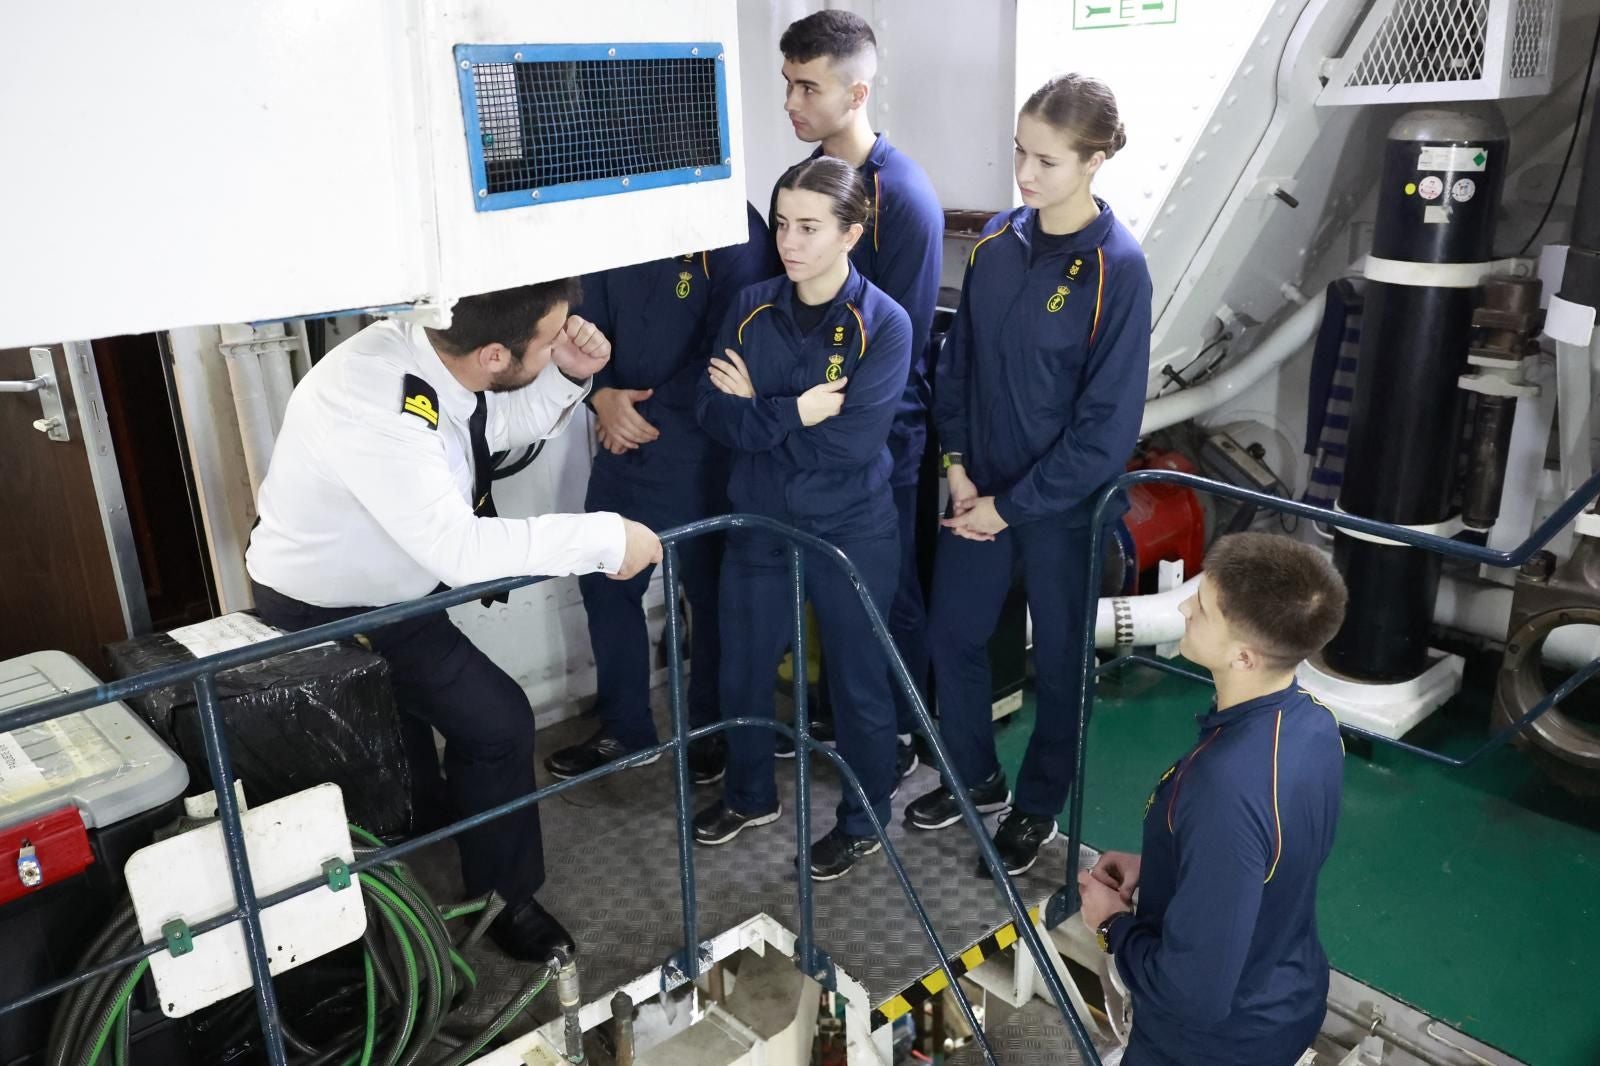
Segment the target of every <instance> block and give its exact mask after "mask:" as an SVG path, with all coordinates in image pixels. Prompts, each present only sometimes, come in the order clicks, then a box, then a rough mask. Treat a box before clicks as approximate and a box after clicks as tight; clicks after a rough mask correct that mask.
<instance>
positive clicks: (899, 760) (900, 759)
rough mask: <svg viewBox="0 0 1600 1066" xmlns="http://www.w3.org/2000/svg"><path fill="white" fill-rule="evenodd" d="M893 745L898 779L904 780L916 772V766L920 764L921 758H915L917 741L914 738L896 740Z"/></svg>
mask: <svg viewBox="0 0 1600 1066" xmlns="http://www.w3.org/2000/svg"><path fill="white" fill-rule="evenodd" d="M895 747H896V751H895V753H894V763H895V769H896V770H898V771H899V773H900V780H901V781H904V780H905V779H906V778H908V777H910V776H911V775H912V774H914V773H916V772H917V767H919V766H921V765H922V760H921V759H918V758H917V742H916V740H915V739H912V740H897V741H896V742H895Z"/></svg>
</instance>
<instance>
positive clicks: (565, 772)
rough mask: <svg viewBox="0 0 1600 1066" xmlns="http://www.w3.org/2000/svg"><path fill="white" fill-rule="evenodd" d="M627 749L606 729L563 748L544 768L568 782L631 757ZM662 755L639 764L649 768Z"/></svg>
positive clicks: (552, 756) (651, 757) (547, 761)
mask: <svg viewBox="0 0 1600 1066" xmlns="http://www.w3.org/2000/svg"><path fill="white" fill-rule="evenodd" d="M631 754H632V752H630V751H629V750H628V749H627V748H625V747H623V746H622V745H621V744H619V743H618V742H617V741H615V740H613V739H612V738H611V735H610V734H608V733H607V732H606V731H605V730H604V729H601V730H599V731H598V732H596V733H595V735H594V736H592V737H590V738H589V739H588V740H586V741H584V742H583V743H582V744H574V745H572V746H571V747H570V748H562V749H561V750H560V751H557V752H555V753H554V754H552V755H551V756H550V757H549V758H547V759H545V761H544V768H545V769H546V770H549V771H550V773H551V774H552V775H554V776H555V777H559V778H560V779H561V780H563V781H566V780H568V779H569V778H574V777H579V776H581V775H583V774H586V773H588V772H589V771H590V770H595V769H598V768H600V767H602V766H604V765H605V764H606V763H608V762H614V761H616V760H617V759H621V758H623V757H624V756H627V755H631ZM659 758H661V754H660V753H659V752H657V753H656V754H654V755H652V756H650V758H648V759H646V760H644V761H643V762H641V763H639V765H640V766H649V765H650V764H651V763H653V762H655V761H656V760H657V759H659Z"/></svg>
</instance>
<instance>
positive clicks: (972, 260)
mask: <svg viewBox="0 0 1600 1066" xmlns="http://www.w3.org/2000/svg"><path fill="white" fill-rule="evenodd" d="M1010 228H1011V224H1010V223H1009V222H1008V223H1006V224H1005V225H1004V226H1001V227H1000V228H999V229H997V230H995V231H994V232H993V233H991V234H989V235H988V236H987V237H985V238H984V239H983V240H981V241H979V242H978V243H977V244H974V245H973V246H972V254H971V255H969V256H967V266H971V265H972V264H973V263H976V262H977V261H978V249H979V248H982V247H983V246H984V245H986V244H988V243H989V242H990V241H992V240H994V239H995V238H996V237H998V236H1000V234H1002V233H1004V232H1006V231H1007V230H1009V229H1010Z"/></svg>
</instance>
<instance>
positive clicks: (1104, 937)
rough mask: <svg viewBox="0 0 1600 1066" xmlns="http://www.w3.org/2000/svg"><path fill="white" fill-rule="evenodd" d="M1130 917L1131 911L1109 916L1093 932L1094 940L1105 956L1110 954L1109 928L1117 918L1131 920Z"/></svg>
mask: <svg viewBox="0 0 1600 1066" xmlns="http://www.w3.org/2000/svg"><path fill="white" fill-rule="evenodd" d="M1132 916H1133V912H1132V911H1118V912H1117V913H1115V914H1113V915H1111V916H1110V917H1109V918H1107V919H1106V920H1105V921H1103V922H1101V923H1100V927H1099V928H1098V929H1096V930H1095V931H1094V938H1095V940H1096V942H1098V943H1099V945H1100V950H1101V951H1103V952H1105V953H1106V954H1107V955H1109V954H1111V926H1112V924H1113V923H1114V922H1115V921H1116V920H1117V919H1118V918H1131V917H1132Z"/></svg>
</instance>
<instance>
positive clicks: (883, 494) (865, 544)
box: [694, 156, 911, 881]
mask: <svg viewBox="0 0 1600 1066" xmlns="http://www.w3.org/2000/svg"><path fill="white" fill-rule="evenodd" d="M869 211H870V209H869V207H868V203H867V191H866V185H865V184H864V183H863V181H862V179H861V175H860V174H859V173H858V172H857V171H856V169H855V168H854V167H852V166H851V165H850V164H849V163H846V162H844V161H843V160H840V159H834V158H832V157H830V156H819V157H815V158H812V159H808V160H806V161H805V162H803V163H799V164H797V165H796V166H794V167H791V168H790V169H789V170H788V172H787V173H785V174H784V176H783V177H782V178H780V179H779V181H778V191H777V194H776V204H775V211H774V218H773V221H774V229H775V230H776V233H777V243H778V255H779V257H780V258H781V259H782V260H783V269H784V273H783V275H782V276H780V277H776V278H773V279H772V280H770V281H764V282H761V283H760V284H757V285H752V286H750V287H749V288H747V289H745V290H744V292H742V293H740V294H739V297H738V298H737V299H736V300H735V301H734V305H733V309H732V311H731V312H730V313H729V315H728V317H727V319H726V320H725V321H724V322H723V325H722V332H721V335H720V336H719V337H718V338H717V344H716V346H715V348H713V349H712V350H713V353H714V355H713V357H712V359H711V363H710V367H709V372H708V374H707V376H706V378H705V380H704V381H703V382H702V383H701V386H700V393H699V397H698V400H697V403H696V411H697V413H698V414H699V417H700V423H701V425H703V426H704V427H705V429H706V432H707V433H709V434H710V435H711V436H712V437H713V438H714V439H716V440H718V441H720V442H721V443H723V444H724V445H726V446H727V447H728V448H730V449H732V451H733V473H732V476H731V478H730V479H729V482H728V497H729V499H730V500H731V501H732V503H733V509H734V510H735V511H739V512H744V513H749V514H757V515H764V516H766V517H768V518H773V519H776V520H778V521H779V522H782V523H784V524H786V525H790V526H794V527H795V528H797V529H800V530H802V531H803V532H806V533H810V534H812V535H813V536H816V537H820V538H822V539H823V540H826V541H828V542H829V543H831V544H833V545H835V546H837V547H838V548H839V549H840V550H841V551H843V552H844V553H845V555H846V556H848V557H849V559H850V561H851V562H853V563H854V564H855V565H856V568H857V570H858V571H859V573H860V575H861V579H862V581H863V583H864V584H865V585H866V588H867V592H868V594H869V595H870V596H871V597H872V602H873V604H874V605H875V606H876V607H877V609H878V611H879V612H880V613H887V611H888V608H889V603H890V601H891V600H892V598H893V597H894V592H895V581H896V580H897V578H898V576H899V572H900V531H899V519H898V517H897V515H896V512H895V506H894V492H893V489H892V488H891V486H890V479H889V475H890V472H891V471H892V469H893V466H894V463H893V460H892V459H891V458H890V454H889V446H888V441H889V429H890V426H891V425H892V424H893V423H894V415H895V408H896V405H897V404H898V402H899V399H900V394H901V392H902V391H903V390H904V389H905V384H906V375H907V373H908V372H909V370H910V366H911V322H910V319H909V318H908V317H907V316H906V312H905V311H904V310H902V309H901V307H900V305H899V304H897V303H895V302H894V301H893V300H891V299H890V298H889V297H888V296H886V295H884V293H883V291H882V290H881V289H879V288H878V287H877V286H875V285H873V284H872V283H871V282H870V281H868V280H867V279H866V278H864V277H862V276H861V274H860V272H859V271H857V270H856V268H855V267H854V266H853V265H852V264H851V262H850V249H851V248H852V247H854V246H855V243H856V242H857V241H859V240H860V239H861V235H862V233H863V232H864V231H865V228H866V225H867V223H868V216H869ZM805 571H806V573H805V579H806V595H807V596H808V597H809V598H810V600H811V605H812V608H813V609H814V610H815V611H816V614H817V620H818V622H819V623H820V628H821V630H822V643H823V650H824V651H825V653H826V657H825V661H826V664H827V670H828V675H829V678H830V683H831V684H832V686H833V691H834V693H835V707H836V711H837V713H836V715H835V727H836V730H837V737H838V743H839V751H840V753H841V754H842V755H843V756H844V757H845V759H846V761H847V762H848V763H849V764H850V767H851V769H853V770H854V771H855V773H856V776H857V777H858V778H860V781H861V785H862V788H863V789H864V790H865V791H866V794H867V799H868V802H870V803H871V805H872V808H873V811H874V812H875V813H876V814H877V816H878V818H879V820H880V821H882V822H883V823H885V824H887V823H888V821H889V818H890V811H889V800H890V798H891V797H892V795H893V793H894V787H895V783H896V780H897V775H896V772H895V740H896V738H895V706H894V697H893V694H892V692H891V690H890V688H889V675H888V672H887V671H886V670H885V669H884V658H883V651H882V649H881V648H879V646H878V643H877V641H876V639H874V634H873V632H872V627H871V625H870V624H869V622H868V621H867V613H866V610H865V609H864V607H863V605H862V603H861V598H860V596H859V594H858V593H857V591H856V587H855V585H854V584H853V583H852V582H851V580H850V578H849V576H848V575H846V574H845V573H844V572H842V571H841V570H840V569H839V568H838V567H837V566H835V565H834V564H833V563H832V562H831V561H830V560H827V559H823V558H820V557H814V556H811V555H810V553H808V557H807V562H806V568H805ZM721 608H722V610H721V623H722V683H721V699H720V703H721V706H722V713H723V714H724V715H725V716H733V717H747V716H748V717H764V718H771V717H773V710H774V708H773V691H772V677H773V672H774V671H775V670H776V669H777V666H778V658H779V657H780V656H781V655H782V654H783V651H784V649H785V648H786V647H787V646H788V645H789V643H790V638H791V636H792V635H793V625H794V599H793V594H792V591H791V590H790V588H789V548H788V542H787V541H785V540H783V539H782V538H780V537H777V536H774V535H772V534H770V533H767V532H765V531H762V530H734V531H732V532H730V533H729V535H728V542H727V548H726V551H725V552H724V555H723V564H722V595H721ZM775 736H776V734H774V733H773V732H772V731H771V730H768V729H761V728H750V729H737V730H732V731H730V732H729V733H728V769H727V777H726V778H725V779H724V781H723V798H722V800H721V801H720V802H718V803H716V804H714V805H713V806H711V807H709V808H708V809H706V810H704V811H701V812H700V813H699V814H698V815H696V817H695V821H694V835H695V840H696V841H698V842H699V843H701V844H705V845H715V844H725V843H727V842H728V841H730V840H732V839H733V838H734V837H735V836H737V835H738V834H739V833H740V832H742V831H743V830H745V829H748V828H753V827H755V826H760V825H766V824H768V823H770V822H774V821H776V820H777V819H778V816H779V814H781V813H782V805H781V804H780V803H779V801H778V789H777V781H776V777H775V759H776V752H775V746H774V738H775ZM838 813H839V822H838V824H837V825H836V826H835V827H834V828H833V830H831V831H830V832H829V833H828V834H827V835H826V836H824V837H823V838H822V839H821V840H818V841H817V842H816V843H815V844H813V845H812V847H811V855H810V872H811V876H812V877H813V878H814V879H816V880H819V881H828V880H832V879H833V878H836V877H841V876H843V875H844V874H845V873H846V872H847V871H848V870H849V869H850V868H851V867H852V866H854V865H855V864H856V862H858V861H859V860H860V859H862V858H865V857H866V856H868V855H871V854H872V853H873V852H875V851H877V850H878V848H879V843H878V838H877V836H876V834H875V833H874V832H873V829H872V821H871V818H870V817H869V816H868V814H867V812H866V810H865V809H864V808H863V807H862V806H861V805H860V804H859V803H858V802H857V801H856V798H855V795H854V794H853V792H852V791H851V790H849V789H846V790H845V798H844V801H843V802H842V803H841V804H840V805H839V812H838Z"/></svg>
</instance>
